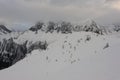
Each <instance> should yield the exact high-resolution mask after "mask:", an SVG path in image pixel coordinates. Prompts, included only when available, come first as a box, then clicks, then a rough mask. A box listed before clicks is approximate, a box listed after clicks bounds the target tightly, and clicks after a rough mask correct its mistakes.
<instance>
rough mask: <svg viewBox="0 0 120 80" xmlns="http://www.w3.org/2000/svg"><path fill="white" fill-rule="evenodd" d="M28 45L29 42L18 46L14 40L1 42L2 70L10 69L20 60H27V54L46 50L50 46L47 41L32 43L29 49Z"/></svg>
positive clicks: (0, 61)
mask: <svg viewBox="0 0 120 80" xmlns="http://www.w3.org/2000/svg"><path fill="white" fill-rule="evenodd" d="M27 43H28V41H26V42H25V43H24V44H17V43H15V42H14V41H13V39H12V38H10V39H8V40H6V39H3V41H2V42H0V70H2V69H5V68H8V67H10V66H12V65H13V64H15V63H16V62H18V61H19V60H21V59H23V58H25V56H26V54H27V53H31V52H32V51H33V50H35V49H42V50H46V48H47V46H48V44H47V42H46V41H45V42H41V41H38V42H36V43H32V44H31V45H30V46H29V47H28V48H27V47H26V45H27Z"/></svg>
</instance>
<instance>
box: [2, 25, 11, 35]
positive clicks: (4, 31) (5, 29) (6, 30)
mask: <svg viewBox="0 0 120 80" xmlns="http://www.w3.org/2000/svg"><path fill="white" fill-rule="evenodd" d="M11 32H12V31H11V30H9V29H7V28H6V27H5V26H4V25H0V35H2V34H7V33H11Z"/></svg>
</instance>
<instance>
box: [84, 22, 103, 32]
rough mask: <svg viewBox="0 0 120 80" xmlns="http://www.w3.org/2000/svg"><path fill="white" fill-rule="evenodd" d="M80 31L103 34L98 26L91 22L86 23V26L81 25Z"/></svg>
mask: <svg viewBox="0 0 120 80" xmlns="http://www.w3.org/2000/svg"><path fill="white" fill-rule="evenodd" d="M82 30H83V31H86V32H94V33H97V34H103V31H102V28H101V27H100V26H98V25H97V24H96V22H95V21H93V20H90V21H88V22H86V24H85V25H83V27H82Z"/></svg>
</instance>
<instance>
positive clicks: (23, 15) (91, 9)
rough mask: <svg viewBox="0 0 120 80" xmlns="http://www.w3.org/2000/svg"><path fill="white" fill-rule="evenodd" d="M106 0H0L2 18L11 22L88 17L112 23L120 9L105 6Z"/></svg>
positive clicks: (76, 20)
mask: <svg viewBox="0 0 120 80" xmlns="http://www.w3.org/2000/svg"><path fill="white" fill-rule="evenodd" d="M104 1H105V0H0V20H3V21H5V22H8V23H10V24H12V23H23V24H28V23H35V22H36V21H39V20H43V21H49V20H53V21H56V20H57V21H59V20H66V21H71V22H81V21H83V20H86V19H88V18H92V19H96V20H97V21H99V22H101V23H105V22H106V23H109V22H110V23H111V22H112V19H114V21H113V22H118V20H119V19H118V18H120V16H119V15H117V14H118V13H119V11H118V10H114V9H111V8H109V7H106V6H104V5H105V3H104ZM107 1H108V0H107ZM116 1H117V0H116ZM112 15H115V16H112ZM104 18H105V19H104Z"/></svg>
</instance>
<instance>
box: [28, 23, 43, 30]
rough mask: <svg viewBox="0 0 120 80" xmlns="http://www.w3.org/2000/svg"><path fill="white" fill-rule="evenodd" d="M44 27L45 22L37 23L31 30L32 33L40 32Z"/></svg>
mask: <svg viewBox="0 0 120 80" xmlns="http://www.w3.org/2000/svg"><path fill="white" fill-rule="evenodd" d="M43 25H44V23H43V22H37V23H36V24H35V25H34V26H32V27H31V28H30V29H29V30H31V31H38V30H40V29H41V28H42V26H43Z"/></svg>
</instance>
